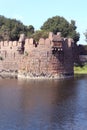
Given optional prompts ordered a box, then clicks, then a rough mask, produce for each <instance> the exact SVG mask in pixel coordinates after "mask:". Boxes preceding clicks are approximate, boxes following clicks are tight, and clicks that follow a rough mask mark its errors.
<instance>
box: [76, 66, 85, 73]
mask: <svg viewBox="0 0 87 130" xmlns="http://www.w3.org/2000/svg"><path fill="white" fill-rule="evenodd" d="M74 73H75V74H87V65H85V66H83V67H79V66H78V67H76V66H75V67H74Z"/></svg>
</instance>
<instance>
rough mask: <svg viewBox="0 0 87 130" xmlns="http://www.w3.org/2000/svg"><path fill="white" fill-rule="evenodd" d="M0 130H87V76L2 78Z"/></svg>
mask: <svg viewBox="0 0 87 130" xmlns="http://www.w3.org/2000/svg"><path fill="white" fill-rule="evenodd" d="M0 130H87V75H81V76H79V77H77V76H76V77H74V78H70V79H61V80H30V81H27V80H23V79H22V80H18V79H13V78H12V79H0Z"/></svg>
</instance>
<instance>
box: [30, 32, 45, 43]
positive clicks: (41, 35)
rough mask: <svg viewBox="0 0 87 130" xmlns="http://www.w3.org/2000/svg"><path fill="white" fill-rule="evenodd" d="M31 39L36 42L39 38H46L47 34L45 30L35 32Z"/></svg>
mask: <svg viewBox="0 0 87 130" xmlns="http://www.w3.org/2000/svg"><path fill="white" fill-rule="evenodd" d="M31 37H32V38H34V39H35V41H37V42H38V41H39V39H40V38H44V39H45V38H47V37H48V32H47V31H45V30H37V31H35V33H34V34H33V35H32V36H31Z"/></svg>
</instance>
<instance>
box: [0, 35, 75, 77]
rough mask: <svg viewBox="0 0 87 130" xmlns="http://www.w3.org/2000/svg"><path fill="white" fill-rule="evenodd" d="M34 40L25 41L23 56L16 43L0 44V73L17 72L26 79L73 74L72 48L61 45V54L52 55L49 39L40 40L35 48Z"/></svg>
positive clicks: (2, 42)
mask: <svg viewBox="0 0 87 130" xmlns="http://www.w3.org/2000/svg"><path fill="white" fill-rule="evenodd" d="M33 41H34V40H33V39H32V38H31V39H26V40H25V51H24V54H20V53H19V52H18V51H17V48H18V47H19V46H21V43H19V42H18V41H13V42H12V41H9V42H8V41H1V42H0V72H2V71H5V72H10V71H16V72H17V71H18V73H19V75H23V76H25V77H26V76H28V77H40V76H41V77H52V78H54V77H57V76H61V75H62V74H70V75H72V74H73V53H72V46H73V45H69V44H68V43H64V44H63V53H60V54H58V55H56V56H55V55H53V54H52V46H53V42H52V40H51V39H50V37H49V38H47V39H43V38H40V40H39V42H38V44H37V46H35V44H34V42H33Z"/></svg>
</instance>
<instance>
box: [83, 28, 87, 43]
mask: <svg viewBox="0 0 87 130" xmlns="http://www.w3.org/2000/svg"><path fill="white" fill-rule="evenodd" d="M84 36H85V41H86V42H87V30H86V32H85V33H84Z"/></svg>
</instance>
